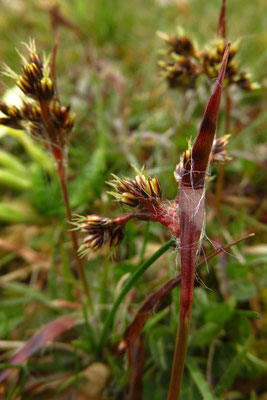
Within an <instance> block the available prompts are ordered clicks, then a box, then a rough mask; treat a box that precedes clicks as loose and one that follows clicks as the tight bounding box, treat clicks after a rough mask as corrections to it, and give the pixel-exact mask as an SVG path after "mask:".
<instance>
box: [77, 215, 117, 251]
mask: <svg viewBox="0 0 267 400" xmlns="http://www.w3.org/2000/svg"><path fill="white" fill-rule="evenodd" d="M76 224H77V226H78V227H79V229H80V230H81V231H82V232H84V233H86V236H85V238H84V240H83V244H82V246H81V247H80V253H81V254H83V253H87V252H88V250H89V251H90V250H92V251H96V250H98V249H100V248H101V247H102V246H104V245H105V244H106V243H108V245H109V247H111V248H112V247H116V246H118V245H119V244H120V242H121V241H122V239H123V237H124V226H125V225H124V224H122V223H118V222H117V221H116V220H112V219H110V218H106V217H102V216H100V215H88V216H87V217H79V218H78V219H77V222H76Z"/></svg>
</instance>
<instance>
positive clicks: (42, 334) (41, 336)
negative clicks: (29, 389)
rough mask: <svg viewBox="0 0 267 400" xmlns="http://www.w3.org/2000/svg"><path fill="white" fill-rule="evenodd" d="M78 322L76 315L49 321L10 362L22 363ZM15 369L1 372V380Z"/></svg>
mask: <svg viewBox="0 0 267 400" xmlns="http://www.w3.org/2000/svg"><path fill="white" fill-rule="evenodd" d="M76 324H77V318H76V317H74V316H64V317H61V318H58V319H56V320H55V321H52V322H49V323H48V324H46V325H44V326H43V327H42V328H41V329H40V330H39V331H37V332H36V333H35V334H34V335H33V336H32V337H31V338H30V339H29V340H28V341H27V342H26V343H25V344H24V346H23V347H22V348H21V349H20V350H19V351H18V352H17V353H16V354H15V355H14V356H13V357H12V358H11V360H10V361H9V363H10V364H21V363H23V362H24V361H26V360H27V359H28V358H29V357H31V356H32V355H33V354H34V353H36V351H38V350H39V349H40V348H41V347H42V346H44V344H46V343H47V342H49V341H51V340H54V339H55V338H56V337H57V336H59V335H60V334H62V333H64V332H65V331H67V330H69V329H71V328H72V327H74V326H75V325H76ZM13 371H14V370H13V369H8V370H6V371H3V372H2V373H1V374H0V382H2V381H3V380H4V379H6V378H7V377H8V376H9V375H10V374H11V373H12V372H13Z"/></svg>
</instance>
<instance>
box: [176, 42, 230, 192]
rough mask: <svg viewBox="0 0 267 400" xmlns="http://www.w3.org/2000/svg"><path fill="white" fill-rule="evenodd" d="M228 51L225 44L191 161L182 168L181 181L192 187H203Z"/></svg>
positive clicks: (227, 46)
mask: <svg viewBox="0 0 267 400" xmlns="http://www.w3.org/2000/svg"><path fill="white" fill-rule="evenodd" d="M229 49H230V42H229V43H227V45H226V47H225V51H224V54H223V59H222V63H221V67H220V71H219V75H218V78H217V80H216V83H215V85H214V87H213V90H212V93H211V96H210V98H209V101H208V104H207V107H206V110H205V112H204V115H203V119H202V122H201V125H200V128H199V132H198V134H197V137H196V139H195V141H194V144H193V147H192V157H191V160H190V159H189V162H187V164H186V166H185V168H184V174H183V181H184V183H187V184H191V185H193V187H196V186H203V185H204V181H205V176H206V169H207V166H208V162H209V158H210V153H211V150H212V145H213V141H214V137H215V132H216V127H217V119H218V113H219V107H220V102H221V95H222V85H223V80H224V76H225V71H226V66H227V61H228V55H229ZM191 165H194V171H191ZM189 172H190V173H189Z"/></svg>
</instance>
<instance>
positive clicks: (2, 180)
mask: <svg viewBox="0 0 267 400" xmlns="http://www.w3.org/2000/svg"><path fill="white" fill-rule="evenodd" d="M0 184H2V185H5V186H9V187H11V188H14V189H18V190H27V189H29V188H30V187H31V181H30V180H29V179H27V178H26V177H25V176H22V175H19V174H18V173H17V172H16V171H12V170H8V169H0Z"/></svg>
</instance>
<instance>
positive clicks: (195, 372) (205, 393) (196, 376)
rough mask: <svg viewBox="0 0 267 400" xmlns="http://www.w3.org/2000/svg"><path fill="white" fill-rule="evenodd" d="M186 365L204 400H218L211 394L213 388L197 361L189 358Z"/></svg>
mask: <svg viewBox="0 0 267 400" xmlns="http://www.w3.org/2000/svg"><path fill="white" fill-rule="evenodd" d="M185 365H186V367H187V369H188V371H189V373H190V375H191V378H192V379H193V381H194V382H195V385H196V386H197V388H198V390H199V392H200V394H201V396H202V398H203V399H204V400H216V398H215V397H214V396H213V394H212V392H211V388H210V386H209V384H208V382H207V381H206V379H205V378H204V376H203V374H202V372H201V370H200V368H199V367H198V366H197V364H196V363H195V361H194V360H193V359H192V358H188V359H187V361H186V363H185Z"/></svg>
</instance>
